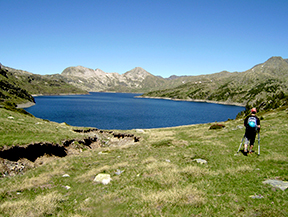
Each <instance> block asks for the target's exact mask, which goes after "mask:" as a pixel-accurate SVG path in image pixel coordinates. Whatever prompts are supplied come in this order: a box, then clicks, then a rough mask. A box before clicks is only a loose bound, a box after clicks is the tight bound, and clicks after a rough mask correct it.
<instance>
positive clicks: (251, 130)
mask: <svg viewBox="0 0 288 217" xmlns="http://www.w3.org/2000/svg"><path fill="white" fill-rule="evenodd" d="M256 113H257V110H256V108H252V109H251V115H249V116H247V117H246V118H245V120H244V126H245V127H246V130H245V141H244V153H247V147H248V142H249V141H250V149H249V154H252V149H253V146H254V142H255V136H256V133H257V132H259V131H260V119H259V118H258V117H257V116H256Z"/></svg>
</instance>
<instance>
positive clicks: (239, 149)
mask: <svg viewBox="0 0 288 217" xmlns="http://www.w3.org/2000/svg"><path fill="white" fill-rule="evenodd" d="M244 138H245V134H244V136H243V139H242V141H241V144H240V146H239V148H238V151H237V154H238V152H239V151H240V149H241V146H242V144H243V141H244ZM258 147H259V146H258Z"/></svg>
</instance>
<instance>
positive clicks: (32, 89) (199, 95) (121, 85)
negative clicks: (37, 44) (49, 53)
mask: <svg viewBox="0 0 288 217" xmlns="http://www.w3.org/2000/svg"><path fill="white" fill-rule="evenodd" d="M0 72H1V74H0V82H2V83H1V89H0V91H1V92H0V100H2V101H5V100H8V99H9V98H13V97H12V95H13V94H11V93H12V92H13V93H16V92H17V93H18V95H19V93H20V92H23V94H24V92H25V91H26V92H25V94H24V95H26V93H27V94H28V95H29V94H49V95H51V94H65V93H70V94H74V93H87V92H88V91H89V92H93V91H106V92H108V91H111V92H138V93H145V94H144V95H143V96H145V97H166V98H167V97H168V98H172V99H185V100H204V101H217V102H221V103H240V104H247V103H248V104H249V103H250V104H251V105H252V104H255V103H256V104H257V103H258V104H259V103H264V104H265V102H266V101H267V99H268V98H267V97H270V98H271V97H273V95H275V94H282V93H283V94H284V95H285V94H287V92H288V89H287V86H288V59H283V58H282V57H271V58H270V59H268V60H267V61H266V62H264V63H261V64H258V65H255V66H254V67H252V68H251V69H249V70H247V71H244V72H233V73H231V72H227V71H222V72H218V73H214V74H208V75H199V76H176V75H172V76H170V77H169V78H162V77H160V76H154V75H153V74H151V73H149V72H147V71H146V70H145V69H143V68H141V67H136V68H133V69H132V70H130V71H127V72H125V73H124V74H119V73H107V72H104V71H102V70H101V69H95V70H94V69H90V68H86V67H83V66H71V67H68V68H66V69H64V70H63V72H62V73H61V74H53V75H36V74H32V73H29V72H26V71H23V70H16V69H13V68H9V67H5V66H2V69H1V71H0ZM7 83H9V85H8V86H7ZM15 88H16V89H15ZM17 88H20V89H21V91H20V90H19V89H17ZM9 89H10V90H9ZM12 89H13V91H12ZM22 90H23V91H22ZM23 94H22V96H23V97H22V100H20V101H25V100H26V101H27V100H31V98H29V97H28V98H27V97H26V96H25V97H24V95H23ZM17 97H18V98H19V96H17ZM20 98H21V97H20ZM32 98H33V97H32ZM18 100H19V99H18ZM14 101H15V100H14ZM16 101H17V100H16ZM0 102H1V101H0Z"/></svg>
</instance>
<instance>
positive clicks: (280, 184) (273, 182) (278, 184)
mask: <svg viewBox="0 0 288 217" xmlns="http://www.w3.org/2000/svg"><path fill="white" fill-rule="evenodd" d="M263 183H264V184H270V185H272V186H273V187H276V188H280V189H281V190H282V191H285V189H286V188H288V182H287V181H281V180H275V179H274V180H273V179H268V180H266V181H263Z"/></svg>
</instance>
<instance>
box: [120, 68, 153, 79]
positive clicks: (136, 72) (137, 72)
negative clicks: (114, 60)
mask: <svg viewBox="0 0 288 217" xmlns="http://www.w3.org/2000/svg"><path fill="white" fill-rule="evenodd" d="M123 76H125V77H126V78H128V79H132V80H139V81H143V80H144V79H145V78H146V77H147V76H152V75H151V74H150V73H149V72H147V71H146V70H145V69H143V68H141V67H135V68H134V69H132V70H130V71H128V72H126V73H124V74H123Z"/></svg>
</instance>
